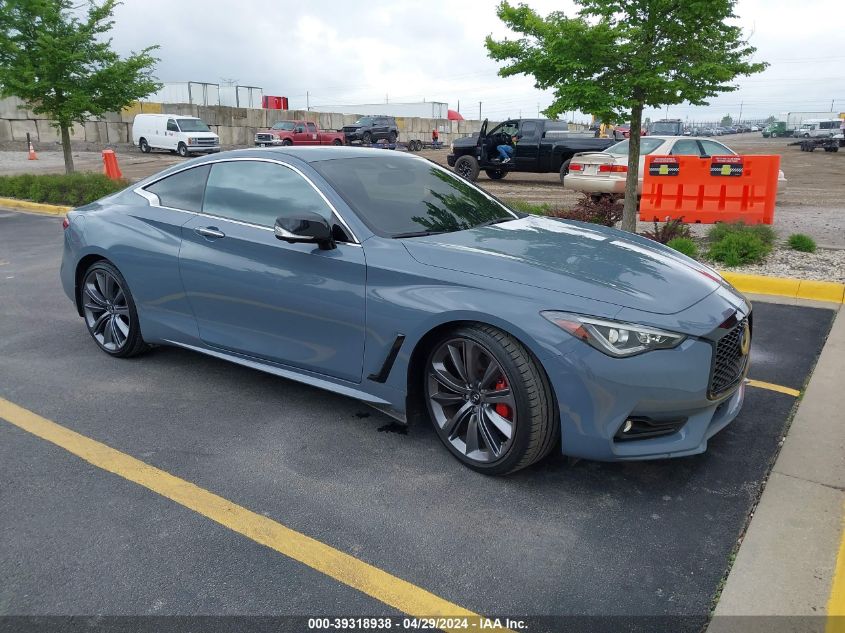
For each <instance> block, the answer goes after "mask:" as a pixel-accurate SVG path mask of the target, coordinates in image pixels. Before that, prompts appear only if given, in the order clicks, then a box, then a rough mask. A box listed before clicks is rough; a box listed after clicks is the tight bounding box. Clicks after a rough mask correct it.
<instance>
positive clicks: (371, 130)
mask: <svg viewBox="0 0 845 633" xmlns="http://www.w3.org/2000/svg"><path fill="white" fill-rule="evenodd" d="M342 131H343V134H344V135H345V136H346V142H347V143H354V142H357V141H360V142H362V143H367V144H369V143H375V142H376V141H380V140H386V141H387V142H388V143H395V142H396V139H397V138H399V127H398V126H397V125H396V118H395V117H392V116H362V117H361V118H360V119H358V120H357V121H355V123H353V124H352V125H344V126H343V130H342Z"/></svg>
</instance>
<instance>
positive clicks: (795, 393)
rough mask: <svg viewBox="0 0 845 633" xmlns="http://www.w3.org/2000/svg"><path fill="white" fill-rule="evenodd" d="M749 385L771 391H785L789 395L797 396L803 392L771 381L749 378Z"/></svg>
mask: <svg viewBox="0 0 845 633" xmlns="http://www.w3.org/2000/svg"><path fill="white" fill-rule="evenodd" d="M748 386H749V387H757V388H758V389H768V390H769V391H777V392H778V393H785V394H786V395H788V396H795V397H796V398H797V397H798V396H800V395H801V392H800V391H799V390H798V389H792V388H791V387H784V386H783V385H776V384H774V383H771V382H763V381H762V380H750V379H749V380H748Z"/></svg>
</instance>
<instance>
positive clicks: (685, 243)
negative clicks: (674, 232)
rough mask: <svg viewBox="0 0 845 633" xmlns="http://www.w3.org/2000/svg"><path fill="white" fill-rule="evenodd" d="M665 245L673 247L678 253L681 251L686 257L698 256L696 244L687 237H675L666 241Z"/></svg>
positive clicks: (694, 257)
mask: <svg viewBox="0 0 845 633" xmlns="http://www.w3.org/2000/svg"><path fill="white" fill-rule="evenodd" d="M666 246H668V247H669V248H674V249H675V250H676V251H678V252H679V253H683V254H684V255H686V256H687V257H692V258H693V259H696V258H697V257H698V246H697V245H696V243H695V242H694V241H693V240H691V239H690V238H688V237H675V238H672V239H671V240H669V241H668V242H666Z"/></svg>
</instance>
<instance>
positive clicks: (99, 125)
mask: <svg viewBox="0 0 845 633" xmlns="http://www.w3.org/2000/svg"><path fill="white" fill-rule="evenodd" d="M83 130H84V132H85V141H86V142H88V143H101V144H106V143H114V142H116V141H112V140H111V139H110V138H109V137H108V126H107V124H106V122H105V121H86V122H85V124H84V125H83Z"/></svg>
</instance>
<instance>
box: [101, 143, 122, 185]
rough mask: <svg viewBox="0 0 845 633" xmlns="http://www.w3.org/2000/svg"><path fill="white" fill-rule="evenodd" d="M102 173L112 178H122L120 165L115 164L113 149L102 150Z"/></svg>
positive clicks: (115, 157)
mask: <svg viewBox="0 0 845 633" xmlns="http://www.w3.org/2000/svg"><path fill="white" fill-rule="evenodd" d="M103 173H104V174H105V175H106V176H108V177H109V178H111V179H112V180H120V179H121V178H123V174H122V173H120V167H118V166H117V154H115V153H114V150H113V149H104V150H103Z"/></svg>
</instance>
